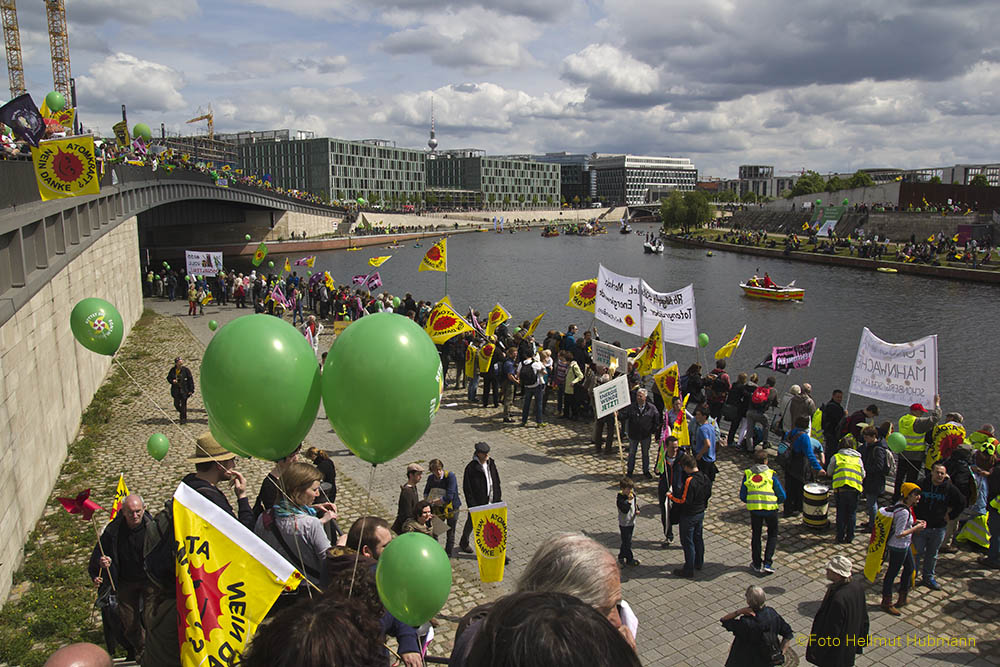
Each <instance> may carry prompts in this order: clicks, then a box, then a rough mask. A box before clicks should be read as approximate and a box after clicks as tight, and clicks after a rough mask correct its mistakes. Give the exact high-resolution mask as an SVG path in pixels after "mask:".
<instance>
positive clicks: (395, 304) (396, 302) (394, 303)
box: [392, 296, 403, 309]
mask: <svg viewBox="0 0 1000 667" xmlns="http://www.w3.org/2000/svg"><path fill="white" fill-rule="evenodd" d="M401 303H403V301H402V299H400V298H399V297H398V296H394V297H392V307H393V309H395V308H399V304H401Z"/></svg>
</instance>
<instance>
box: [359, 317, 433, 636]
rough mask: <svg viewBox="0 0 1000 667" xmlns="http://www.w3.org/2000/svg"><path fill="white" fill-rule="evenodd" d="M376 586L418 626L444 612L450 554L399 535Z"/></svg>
mask: <svg viewBox="0 0 1000 667" xmlns="http://www.w3.org/2000/svg"><path fill="white" fill-rule="evenodd" d="M363 319H367V318H363ZM363 319H362V320H358V321H359V322H361V321H363ZM351 326H356V325H351ZM375 585H376V586H377V587H378V596H379V598H381V599H382V604H383V605H385V609H386V611H388V612H389V613H390V614H392V615H393V616H395V617H396V618H398V619H399V620H401V621H402V622H403V623H406V624H407V625H412V626H414V627H419V626H421V625H423V624H424V623H426V622H427V621H429V620H431V619H432V618H433V617H434V614H436V613H438V612H439V611H441V607H443V606H444V603H445V602H446V601H447V600H448V593H449V592H450V591H451V563H450V562H449V560H448V554H446V553H445V552H444V549H442V548H441V545H440V544H438V543H437V541H436V540H434V539H433V538H431V537H428V536H427V535H424V534H422V533H406V534H405V535H400V536H399V537H397V538H396V539H394V540H393V541H392V542H389V544H387V545H386V547H385V550H384V551H383V552H382V555H381V556H380V557H379V559H378V567H377V568H376V569H375Z"/></svg>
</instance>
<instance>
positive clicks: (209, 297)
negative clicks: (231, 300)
mask: <svg viewBox="0 0 1000 667" xmlns="http://www.w3.org/2000/svg"><path fill="white" fill-rule="evenodd" d="M212 298H213V297H212V294H211V292H210V293H208V294H206V295H205V296H204V297H202V300H201V305H203V306H207V305H208V304H209V302H211V301H212Z"/></svg>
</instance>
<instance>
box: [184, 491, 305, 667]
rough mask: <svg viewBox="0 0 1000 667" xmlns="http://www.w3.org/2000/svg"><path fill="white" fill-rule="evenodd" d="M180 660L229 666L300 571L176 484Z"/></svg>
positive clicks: (295, 585) (187, 663)
mask: <svg viewBox="0 0 1000 667" xmlns="http://www.w3.org/2000/svg"><path fill="white" fill-rule="evenodd" d="M173 510H174V537H175V539H176V540H177V544H178V551H177V554H176V559H177V560H176V567H175V573H176V576H177V612H178V623H177V631H178V636H179V637H178V638H179V640H180V642H181V665H183V666H184V667H194V666H195V665H228V664H233V662H234V660H235V659H238V658H239V656H240V655H241V654H242V653H243V648H244V646H245V645H246V644H247V642H249V640H250V638H251V637H252V636H253V634H254V632H256V630H257V626H258V625H259V624H260V622H261V621H263V620H264V617H265V616H266V615H267V612H268V610H269V609H270V608H271V605H273V604H274V601H275V600H277V599H278V595H279V594H280V593H281V591H283V590H294V589H296V588H298V586H299V583H300V582H301V581H302V575H301V574H299V572H298V571H296V569H295V568H294V567H292V565H291V564H290V563H289V562H288V561H287V560H285V559H284V558H282V557H281V556H280V555H279V554H278V553H277V552H276V551H275V550H274V549H272V548H271V547H270V546H268V545H267V543H265V542H264V541H263V540H261V539H260V538H259V537H257V536H256V535H254V534H253V533H252V532H250V531H249V530H247V529H246V528H245V527H244V526H243V525H241V524H240V523H239V522H238V521H237V520H236V519H235V518H233V516H232V515H231V514H229V513H228V512H226V511H224V510H222V509H220V508H219V507H218V506H217V505H215V504H214V503H213V502H212V501H210V500H208V499H207V498H205V497H204V496H203V495H201V494H200V493H198V492H197V491H195V490H194V489H193V488H191V487H190V486H188V485H187V484H184V483H181V484H180V485H179V486H178V487H177V491H175V492H174V502H173Z"/></svg>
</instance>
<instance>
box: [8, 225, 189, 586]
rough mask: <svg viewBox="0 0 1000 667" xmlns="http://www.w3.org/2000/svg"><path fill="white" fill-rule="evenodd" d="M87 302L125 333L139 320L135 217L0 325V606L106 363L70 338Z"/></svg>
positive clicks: (166, 361)
mask: <svg viewBox="0 0 1000 667" xmlns="http://www.w3.org/2000/svg"><path fill="white" fill-rule="evenodd" d="M86 297H100V298H102V299H105V300H107V301H110V302H111V303H113V304H114V305H115V306H116V307H117V308H118V310H119V312H120V313H121V315H122V318H123V319H124V321H125V334H126V335H127V334H128V331H129V330H130V329H131V327H132V325H133V324H134V323H135V322H136V321H137V320H138V319H139V316H140V315H141V314H142V290H141V285H140V282H139V237H138V222H137V221H136V219H135V218H130V219H129V220H126V221H124V222H122V223H121V224H119V225H118V226H117V227H115V228H114V229H113V230H111V231H109V232H108V233H107V234H105V235H104V236H103V237H101V238H100V239H98V240H97V241H96V242H95V243H94V244H93V245H92V246H91V247H90V248H88V249H87V250H86V251H84V252H83V253H82V254H81V255H80V256H79V257H77V258H76V259H74V260H73V261H72V262H71V263H70V264H69V265H68V266H67V267H66V268H64V269H63V270H62V271H60V272H59V273H58V274H57V275H56V276H55V277H54V278H53V279H52V280H51V281H50V282H49V283H48V284H47V285H45V287H43V288H42V289H41V291H39V292H38V293H37V294H36V295H35V296H34V297H33V298H32V299H31V300H30V301H29V302H28V303H27V304H25V305H24V306H23V307H22V308H21V309H20V310H19V311H17V313H15V314H14V317H12V318H11V319H9V320H8V321H7V322H6V323H4V324H3V326H0V600H3V599H5V598H6V597H7V593H8V592H9V590H10V586H11V576H12V574H13V572H14V570H15V569H16V568H17V567H18V566H19V565H20V562H21V547H22V546H23V545H24V540H25V538H26V537H27V535H28V533H30V532H31V530H32V528H33V527H34V525H35V522H36V521H37V520H38V518H39V517H40V516H41V515H42V511H43V510H44V508H45V501H46V500H47V499H48V497H49V493H50V491H51V489H52V486H53V484H54V482H55V479H56V476H57V475H58V474H59V469H60V467H61V466H62V462H63V459H64V458H65V457H66V447H67V445H68V444H69V443H70V442H71V441H72V440H73V439H74V438H75V437H76V434H77V431H78V430H79V427H80V415H81V414H82V412H83V410H84V409H85V408H86V407H87V405H88V404H89V403H90V400H91V398H93V396H94V392H96V391H97V389H98V387H100V385H101V383H102V382H103V381H104V376H105V375H106V374H107V372H108V368H109V367H110V366H111V363H112V361H111V357H107V356H103V355H100V354H96V353H94V352H91V351H90V350H87V349H85V348H84V347H83V346H81V345H80V344H79V343H77V342H76V340H75V339H74V338H73V334H72V332H71V331H70V327H69V314H70V311H71V310H72V309H73V306H74V305H75V304H76V302H77V301H79V300H80V299H83V298H86ZM169 366H170V363H169V360H164V378H166V369H167V368H168V367H169ZM82 490H83V489H80V491H82Z"/></svg>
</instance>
